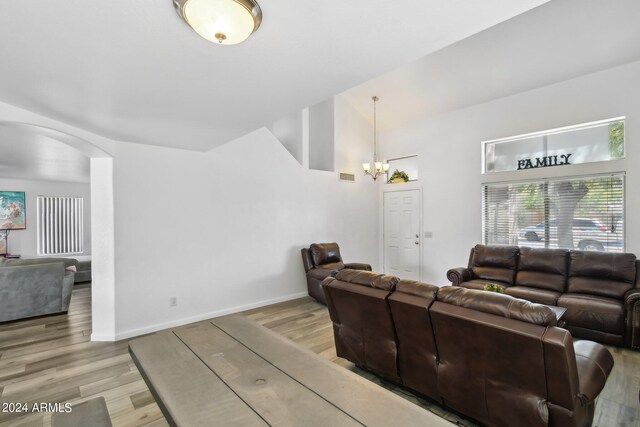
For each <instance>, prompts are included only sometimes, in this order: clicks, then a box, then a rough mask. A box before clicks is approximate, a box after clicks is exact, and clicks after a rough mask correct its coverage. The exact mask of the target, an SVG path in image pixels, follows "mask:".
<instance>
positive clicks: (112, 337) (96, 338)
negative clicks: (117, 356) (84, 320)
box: [91, 334, 116, 342]
mask: <svg viewBox="0 0 640 427" xmlns="http://www.w3.org/2000/svg"><path fill="white" fill-rule="evenodd" d="M115 340H116V337H115V335H112V334H91V341H96V342H97V341H115Z"/></svg>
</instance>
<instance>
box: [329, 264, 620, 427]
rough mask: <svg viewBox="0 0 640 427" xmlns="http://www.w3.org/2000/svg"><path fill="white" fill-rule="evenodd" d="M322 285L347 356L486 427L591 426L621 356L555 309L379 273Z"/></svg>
mask: <svg viewBox="0 0 640 427" xmlns="http://www.w3.org/2000/svg"><path fill="white" fill-rule="evenodd" d="M322 286H323V289H324V292H325V293H326V297H327V302H328V308H329V313H330V316H331V319H332V321H333V326H334V338H335V342H336V351H337V353H338V356H340V357H344V358H347V359H348V360H350V361H352V362H354V363H355V364H356V365H358V366H360V367H362V368H364V369H368V370H371V371H373V372H375V373H377V374H379V375H381V376H384V377H385V378H387V379H390V380H392V381H394V382H396V383H398V384H401V385H403V386H404V387H407V388H409V389H412V390H414V391H415V392H417V393H419V394H422V395H424V396H427V397H429V398H431V399H433V400H435V401H437V402H439V403H441V404H444V405H445V406H447V407H450V408H452V409H454V410H456V411H458V412H461V413H463V414H465V415H467V416H469V417H472V418H474V419H476V420H478V421H480V422H481V423H483V424H486V425H490V426H513V425H527V426H590V425H591V422H592V421H593V411H594V401H595V399H596V397H597V396H598V394H599V393H600V391H601V390H602V388H603V387H604V385H605V383H606V380H607V378H608V376H609V373H610V372H611V369H612V368H613V358H612V357H611V354H610V353H609V351H608V350H607V349H606V348H605V347H604V346H602V345H600V344H597V343H594V342H591V341H582V340H576V341H574V340H573V338H572V337H571V334H570V333H569V332H568V331H567V330H565V329H562V328H558V327H557V326H556V323H557V320H556V316H555V314H554V312H553V311H552V310H551V309H550V308H549V307H545V306H543V305H540V304H534V303H531V302H529V301H525V300H521V299H518V298H514V297H511V296H508V295H502V294H496V293H491V292H484V291H478V290H471V289H464V288H461V287H452V286H446V287H443V288H438V287H437V286H433V285H428V284H425V283H419V282H413V281H408V280H399V279H397V278H395V277H391V276H384V275H380V274H376V273H369V272H351V271H347V270H343V271H340V272H338V273H337V274H336V275H335V277H329V278H327V279H325V281H324V282H323V283H322ZM385 302H386V303H387V304H384V303H385ZM394 361H395V366H396V367H397V370H395V371H394V370H393V366H394Z"/></svg>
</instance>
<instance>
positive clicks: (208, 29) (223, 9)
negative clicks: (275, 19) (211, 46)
mask: <svg viewBox="0 0 640 427" xmlns="http://www.w3.org/2000/svg"><path fill="white" fill-rule="evenodd" d="M173 4H174V6H175V7H176V10H177V12H178V15H180V16H181V17H182V19H184V20H185V21H186V22H187V24H189V26H190V27H191V28H193V29H194V30H195V32H196V33H198V34H200V35H201V36H202V37H204V38H205V39H207V40H209V41H212V42H214V43H218V44H238V43H241V42H243V41H245V40H246V39H247V37H249V36H250V35H251V34H253V32H254V31H255V30H257V29H258V27H259V26H260V22H262V10H261V9H260V6H258V3H256V2H255V1H254V0H173Z"/></svg>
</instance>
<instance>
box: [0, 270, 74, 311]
mask: <svg viewBox="0 0 640 427" xmlns="http://www.w3.org/2000/svg"><path fill="white" fill-rule="evenodd" d="M73 262H77V261H75V260H69V261H65V260H63V259H46V258H45V259H17V260H13V259H4V258H2V259H0V322H6V321H10V320H16V319H23V318H27V317H33V316H42V315H45V314H54V313H64V312H66V311H67V310H68V309H69V302H70V301H71V291H72V290H73V283H74V279H75V273H74V272H73V271H69V270H67V266H71V265H75V264H74V263H73ZM65 263H66V264H65Z"/></svg>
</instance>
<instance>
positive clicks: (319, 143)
mask: <svg viewBox="0 0 640 427" xmlns="http://www.w3.org/2000/svg"><path fill="white" fill-rule="evenodd" d="M334 120H335V103H334V98H329V99H327V100H325V101H322V102H320V103H318V104H316V105H312V106H311V107H309V167H310V168H311V169H316V170H322V171H334V170H335V163H334V162H335V156H334V152H335V132H334V128H335V125H334Z"/></svg>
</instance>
